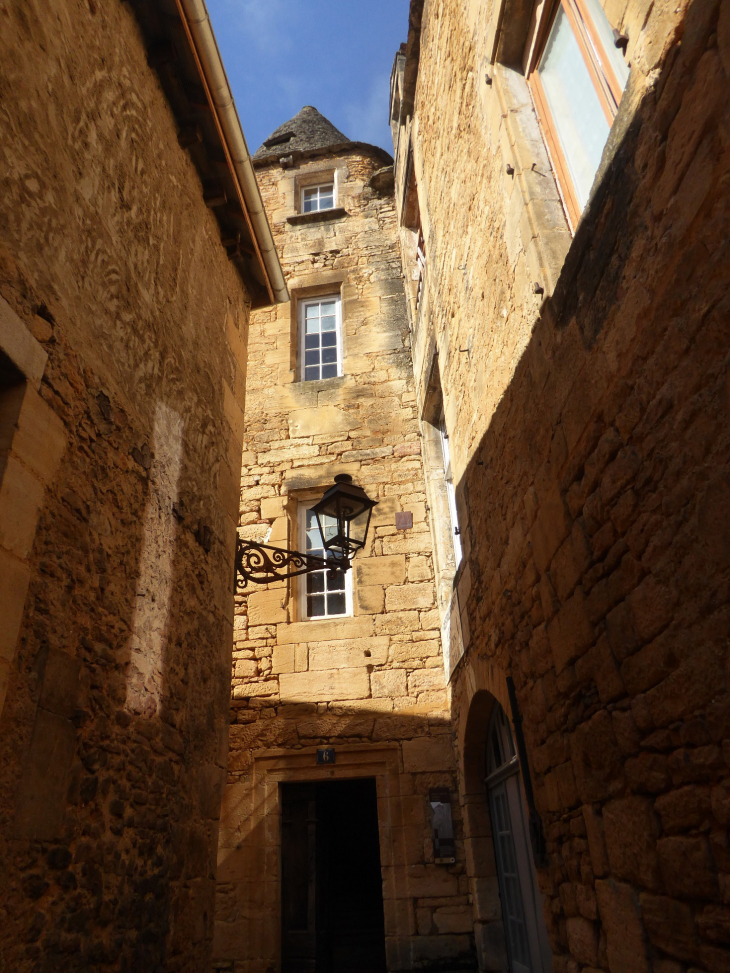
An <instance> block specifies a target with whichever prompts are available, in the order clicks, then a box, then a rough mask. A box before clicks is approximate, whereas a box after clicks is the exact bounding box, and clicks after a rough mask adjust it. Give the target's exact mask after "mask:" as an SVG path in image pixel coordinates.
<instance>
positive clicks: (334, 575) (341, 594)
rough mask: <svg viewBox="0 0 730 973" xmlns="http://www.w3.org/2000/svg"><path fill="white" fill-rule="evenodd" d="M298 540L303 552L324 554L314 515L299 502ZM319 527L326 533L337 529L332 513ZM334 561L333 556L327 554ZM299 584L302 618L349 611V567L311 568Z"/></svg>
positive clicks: (350, 574) (339, 614) (324, 616)
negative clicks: (300, 535) (299, 528)
mask: <svg viewBox="0 0 730 973" xmlns="http://www.w3.org/2000/svg"><path fill="white" fill-rule="evenodd" d="M299 519H300V524H301V534H302V538H301V541H302V543H303V544H304V550H305V551H306V552H307V554H314V555H316V556H317V557H324V556H325V551H324V548H323V547H322V535H321V534H320V532H319V527H318V526H317V518H316V517H315V515H314V513H313V511H312V510H311V509H309V508H308V507H307V505H306V504H302V506H301V507H300V518H299ZM323 527H324V529H325V533H326V535H327V537H330V536H333V535H334V534H335V533H336V532H337V522H336V520H335V519H334V517H327V516H325V518H324V524H323ZM331 560H333V562H334V556H331ZM303 581H304V583H303V584H302V588H303V589H304V590H303V591H302V604H301V607H302V617H304V618H336V617H338V616H343V615H352V571H341V570H339V569H338V568H333V569H332V570H326V569H324V568H323V569H322V570H321V571H312V572H311V573H310V574H306V575H304V577H303Z"/></svg>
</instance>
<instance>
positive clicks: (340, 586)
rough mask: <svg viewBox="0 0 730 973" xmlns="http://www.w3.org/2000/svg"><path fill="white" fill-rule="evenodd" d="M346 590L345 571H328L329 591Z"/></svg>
mask: <svg viewBox="0 0 730 973" xmlns="http://www.w3.org/2000/svg"><path fill="white" fill-rule="evenodd" d="M344 590H345V572H344V571H339V570H337V571H328V572H327V591H344Z"/></svg>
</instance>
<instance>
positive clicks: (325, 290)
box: [289, 271, 349, 388]
mask: <svg viewBox="0 0 730 973" xmlns="http://www.w3.org/2000/svg"><path fill="white" fill-rule="evenodd" d="M348 279H349V275H348V273H347V271H335V272H328V273H321V274H307V275H306V276H304V277H298V278H293V279H292V280H290V282H289V295H290V297H291V301H290V302H289V307H290V310H291V314H290V319H289V321H290V338H289V353H290V357H289V368H290V371H291V381H292V382H293V383H296V384H298V385H300V386H302V388H307V387H308V386H309V385H319V384H321V383H322V382H341V381H342V378H343V376H344V375H346V373H347V369H346V362H347V299H348V296H349V283H348ZM329 294H338V295H339V298H340V340H341V342H342V344H341V349H342V372H343V375H340V376H338V377H337V378H323V379H320V381H319V382H311V383H310V382H304V381H302V380H301V379H300V367H299V316H300V310H299V305H300V304H301V302H302V301H307V300H310V299H312V298H316V297H327V296H328V295H329Z"/></svg>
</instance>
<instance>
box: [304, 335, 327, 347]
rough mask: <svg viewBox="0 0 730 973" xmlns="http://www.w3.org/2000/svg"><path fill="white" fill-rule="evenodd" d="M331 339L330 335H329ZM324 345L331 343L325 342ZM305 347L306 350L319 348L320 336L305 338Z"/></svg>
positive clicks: (306, 336)
mask: <svg viewBox="0 0 730 973" xmlns="http://www.w3.org/2000/svg"><path fill="white" fill-rule="evenodd" d="M327 338H329V335H327ZM322 344H323V345H328V344H329V341H323V342H322ZM304 347H305V348H319V335H318V334H308V335H305V336H304Z"/></svg>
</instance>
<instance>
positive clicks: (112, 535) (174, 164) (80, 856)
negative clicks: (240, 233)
mask: <svg viewBox="0 0 730 973" xmlns="http://www.w3.org/2000/svg"><path fill="white" fill-rule="evenodd" d="M0 20H1V21H2V30H1V31H0V65H1V67H0V101H2V105H3V108H2V112H0V158H1V159H2V163H1V164H0V173H1V174H2V175H1V176H0V179H1V180H2V186H1V189H0V198H1V200H2V202H1V203H0V293H1V294H2V297H3V298H4V301H5V302H7V304H5V303H3V305H2V314H1V315H0V317H1V319H2V329H1V330H0V346H1V347H2V348H3V349H4V350H5V351H6V352H7V353H8V354H10V355H11V357H13V356H14V354H15V352H13V351H12V349H11V346H10V345H8V344H6V341H7V340H9V339H8V336H9V335H11V332H12V334H13V335H15V337H16V339H17V340H18V341H21V342H22V341H25V344H26V345H27V347H28V348H31V349H32V348H37V349H39V351H38V354H37V355H36V358H37V360H38V362H40V370H39V371H38V373H37V374H33V376H32V381H31V378H29V375H30V372H28V373H26V379H27V385H28V388H27V390H26V400H25V402H24V405H23V409H25V412H23V411H22V410H21V412H20V419H19V420H18V421H17V422H16V420H15V419H12V421H11V422H10V423H9V424H8V426H7V428H6V427H5V426H3V435H4V434H5V433H6V432H8V430H9V435H8V437H7V438H8V441H9V452H8V453H7V454H6V455H5V457H4V458H5V459H6V460H7V461H6V462H5V463H4V470H3V471H2V484H1V487H0V546H1V549H0V558H1V559H2V567H1V568H0V573H1V574H2V579H3V580H2V582H1V583H0V589H1V593H0V606H1V607H0V614H2V626H0V627H2V628H3V640H2V649H3V655H4V662H5V663H6V666H5V667H3V668H2V669H1V670H0V675H3V677H5V676H7V685H5V680H4V679H3V686H2V688H3V690H5V689H7V692H6V693H5V692H3V697H4V708H3V709H2V718H1V722H0V821H1V824H0V858H1V859H2V868H0V903H1V904H0V956H1V957H2V959H1V960H0V965H2V966H3V968H7V969H13V970H18V971H21V970H34V971H46V970H47V971H54V973H55V971H62V970H74V971H77V970H81V969H87V968H91V967H93V968H94V969H108V970H119V971H121V970H128V971H132V970H142V969H144V970H146V971H153V970H155V971H156V970H159V971H162V970H190V971H192V970H195V971H200V970H202V969H205V968H206V965H207V963H208V962H209V950H210V937H211V934H212V926H213V890H214V879H215V852H216V845H217V819H218V817H219V808H220V794H221V786H222V783H223V776H224V774H225V762H226V754H227V735H228V698H229V694H230V690H229V672H230V651H231V642H232V616H233V602H232V587H231V581H232V574H233V542H234V538H235V524H236V520H237V513H238V478H239V470H240V455H241V437H242V430H243V424H242V414H243V412H242V410H243V401H244V400H243V396H244V381H243V377H244V375H245V340H246V328H247V319H248V303H249V302H248V297H247V295H246V293H245V290H244V288H243V285H242V283H241V281H240V279H239V278H238V276H237V274H236V272H235V270H234V268H233V267H232V265H230V264H229V262H228V260H227V258H226V255H225V251H224V249H223V248H222V246H221V244H220V237H219V231H218V228H217V225H216V223H215V220H214V218H213V216H212V215H211V213H210V211H209V210H207V209H206V207H205V206H204V204H203V200H202V191H201V185H200V182H199V179H198V177H197V175H196V173H195V170H194V168H193V166H192V163H191V162H190V160H189V159H188V157H187V156H186V154H185V152H184V151H183V150H182V149H180V148H179V146H178V143H177V131H176V125H175V122H174V120H173V118H172V115H171V113H170V111H169V108H168V106H167V103H166V102H165V99H164V97H163V94H162V92H161V89H160V87H159V85H158V82H157V79H156V76H155V75H154V74H153V73H152V71H151V70H150V68H149V66H148V63H147V55H146V52H145V49H144V47H143V44H142V41H141V38H140V36H139V33H138V29H137V25H136V22H135V21H134V19H133V16H132V14H131V12H130V10H129V8H128V7H127V6H126V5H125V4H122V3H119V2H116V0H103V2H94V0H88V2H86V0H84V2H81V0H62V2H60V3H56V4H53V5H47V4H43V3H40V2H35V0H27V2H26V0H24V2H22V3H21V2H17V3H16V2H11V3H9V4H4V5H3V8H2V10H1V11H0ZM23 335H25V338H23V337H22V336H23ZM18 336H21V337H18ZM8 349H10V350H8ZM16 350H17V349H16ZM44 354H45V356H47V360H45V361H44ZM31 357H32V355H31ZM31 371H32V369H31ZM4 405H5V402H4V401H3V404H2V407H3V408H4ZM8 414H9V413H8ZM4 418H7V416H5V415H3V419H4ZM34 423H35V425H34ZM0 425H2V423H0ZM38 443H45V444H46V445H45V447H44V449H45V452H43V453H41V454H40V455H39V449H38ZM29 444H30V445H29ZM2 448H3V449H7V448H8V444H7V443H6V442H5V441H4V442H3V445H2ZM173 504H177V508H176V509H177V514H176V513H175V512H174V511H173ZM199 522H201V523H202V525H203V527H206V528H208V529H209V535H208V539H209V541H210V550H209V551H206V550H205V549H204V546H203V545H202V544H201V543H199V540H198V539H200V540H205V543H206V546H207V545H208V540H206V537H205V536H204V535H205V533H206V532H205V531H204V530H203V531H198V525H199ZM36 523H37V529H36ZM194 531H197V539H196V534H195V533H194ZM8 582H9V583H8ZM11 602H12V604H11ZM23 605H24V608H23ZM11 609H12V610H11ZM11 622H13V623H14V624H15V626H16V627H15V630H14V634H13V637H12V638H8V639H6V636H7V633H8V628H7V627H6V626H7V625H9V624H10V623H11Z"/></svg>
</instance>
